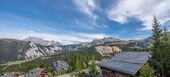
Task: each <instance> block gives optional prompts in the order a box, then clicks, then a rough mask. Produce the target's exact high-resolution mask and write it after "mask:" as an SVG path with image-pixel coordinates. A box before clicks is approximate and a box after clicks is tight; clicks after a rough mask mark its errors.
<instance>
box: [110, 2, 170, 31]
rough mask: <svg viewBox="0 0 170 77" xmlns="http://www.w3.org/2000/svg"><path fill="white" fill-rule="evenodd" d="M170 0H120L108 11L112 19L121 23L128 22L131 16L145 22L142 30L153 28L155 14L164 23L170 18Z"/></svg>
mask: <svg viewBox="0 0 170 77" xmlns="http://www.w3.org/2000/svg"><path fill="white" fill-rule="evenodd" d="M169 4H170V0H118V2H117V3H116V5H115V4H114V5H113V6H112V8H111V9H109V10H108V11H107V16H108V18H109V19H110V20H113V21H116V22H119V23H121V24H124V23H127V22H128V21H129V18H135V19H137V20H140V21H142V22H143V26H144V28H142V29H141V30H151V29H152V20H153V15H156V16H157V18H158V19H159V21H160V23H161V24H162V25H164V24H165V23H167V22H168V21H169V20H170V5H169Z"/></svg>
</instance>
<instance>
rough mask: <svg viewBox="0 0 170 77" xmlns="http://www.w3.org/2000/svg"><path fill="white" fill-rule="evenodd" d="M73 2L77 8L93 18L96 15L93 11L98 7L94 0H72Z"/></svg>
mask: <svg viewBox="0 0 170 77" xmlns="http://www.w3.org/2000/svg"><path fill="white" fill-rule="evenodd" d="M73 2H74V4H75V5H76V6H77V7H78V8H79V10H80V11H81V12H83V13H85V14H87V15H88V16H89V17H92V18H93V19H96V18H97V15H96V14H94V13H93V11H94V10H95V9H96V8H97V7H98V6H97V4H96V0H73Z"/></svg>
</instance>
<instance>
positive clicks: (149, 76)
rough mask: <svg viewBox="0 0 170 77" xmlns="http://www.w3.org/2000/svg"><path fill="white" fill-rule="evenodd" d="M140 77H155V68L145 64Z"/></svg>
mask: <svg viewBox="0 0 170 77" xmlns="http://www.w3.org/2000/svg"><path fill="white" fill-rule="evenodd" d="M140 77H155V75H154V70H153V68H152V67H151V66H150V65H149V64H145V65H144V66H143V67H142V68H141V70H140Z"/></svg>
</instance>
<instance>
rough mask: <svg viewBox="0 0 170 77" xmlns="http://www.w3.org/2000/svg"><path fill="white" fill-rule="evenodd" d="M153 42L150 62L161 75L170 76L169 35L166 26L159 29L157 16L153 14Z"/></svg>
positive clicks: (163, 76)
mask: <svg viewBox="0 0 170 77" xmlns="http://www.w3.org/2000/svg"><path fill="white" fill-rule="evenodd" d="M152 31H153V35H152V39H153V43H152V45H153V46H152V47H151V51H152V59H151V63H152V65H153V66H154V68H155V69H156V70H157V72H158V73H160V74H161V77H169V76H170V42H169V41H170V40H169V39H170V38H169V37H170V36H169V35H168V32H167V31H166V28H165V29H164V30H163V29H161V25H160V24H159V22H158V20H157V18H156V17H155V16H154V21H153V29H152Z"/></svg>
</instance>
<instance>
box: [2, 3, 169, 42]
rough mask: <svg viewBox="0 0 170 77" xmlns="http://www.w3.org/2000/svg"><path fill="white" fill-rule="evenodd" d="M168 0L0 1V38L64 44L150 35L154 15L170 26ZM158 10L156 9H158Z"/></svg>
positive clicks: (140, 37) (137, 37) (138, 37)
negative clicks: (32, 38) (36, 38)
mask: <svg viewBox="0 0 170 77" xmlns="http://www.w3.org/2000/svg"><path fill="white" fill-rule="evenodd" d="M169 3H170V1H169V0H150V1H147V0H140V1H139V0H0V29H1V30H0V38H16V39H24V38H26V37H29V36H35V37H40V38H43V39H46V40H56V41H59V42H61V43H63V44H71V43H77V42H88V41H92V40H93V39H100V38H103V37H115V38H120V39H124V40H128V39H144V38H147V37H148V36H150V35H151V29H152V18H153V15H154V14H155V15H156V16H157V17H158V19H159V20H160V23H161V24H162V26H163V27H167V28H168V29H169V24H170V23H169V21H170V5H169ZM157 9H159V10H157Z"/></svg>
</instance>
